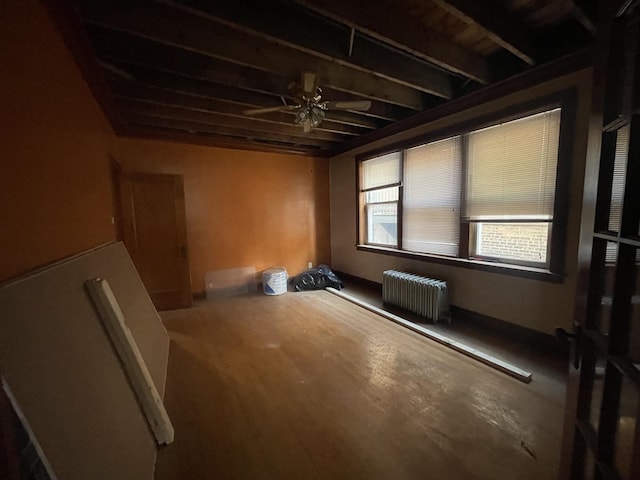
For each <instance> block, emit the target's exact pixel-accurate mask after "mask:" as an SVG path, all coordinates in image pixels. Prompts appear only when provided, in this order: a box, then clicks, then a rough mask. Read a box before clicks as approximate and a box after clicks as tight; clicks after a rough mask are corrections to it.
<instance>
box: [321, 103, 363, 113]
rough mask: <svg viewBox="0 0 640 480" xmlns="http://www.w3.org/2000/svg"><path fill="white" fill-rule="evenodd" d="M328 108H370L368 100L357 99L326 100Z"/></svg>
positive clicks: (361, 109)
mask: <svg viewBox="0 0 640 480" xmlns="http://www.w3.org/2000/svg"><path fill="white" fill-rule="evenodd" d="M327 108H328V109H329V110H359V111H362V112H365V111H367V110H369V109H370V108H371V102H370V101H369V100H359V101H354V102H327Z"/></svg>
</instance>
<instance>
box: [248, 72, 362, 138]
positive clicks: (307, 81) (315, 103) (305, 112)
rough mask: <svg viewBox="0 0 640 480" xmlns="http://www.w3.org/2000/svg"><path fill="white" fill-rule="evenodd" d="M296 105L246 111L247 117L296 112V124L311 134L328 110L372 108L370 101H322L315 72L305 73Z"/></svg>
mask: <svg viewBox="0 0 640 480" xmlns="http://www.w3.org/2000/svg"><path fill="white" fill-rule="evenodd" d="M296 97H297V100H296V104H295V105H281V106H279V107H269V108H256V109H250V110H245V111H244V112H243V113H244V114H245V115H247V116H253V115H261V114H263V113H270V112H287V111H294V112H296V117H295V119H294V123H295V124H296V125H299V126H301V127H302V128H303V129H304V131H305V132H310V131H311V130H313V129H314V128H316V127H317V126H318V125H320V123H322V120H324V117H325V112H326V111H327V110H358V111H361V112H366V111H367V110H369V109H370V108H371V102H370V101H369V100H361V101H352V102H331V101H328V100H324V101H323V100H322V89H321V88H320V87H319V86H318V84H317V76H316V74H315V73H313V72H303V73H302V79H301V82H300V91H299V92H297V94H296Z"/></svg>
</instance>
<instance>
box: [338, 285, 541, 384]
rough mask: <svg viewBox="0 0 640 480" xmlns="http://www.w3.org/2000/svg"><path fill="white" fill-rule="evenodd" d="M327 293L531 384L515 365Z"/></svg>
mask: <svg viewBox="0 0 640 480" xmlns="http://www.w3.org/2000/svg"><path fill="white" fill-rule="evenodd" d="M327 291H328V292H329V293H332V294H334V295H337V296H338V297H340V298H344V299H345V300H347V301H349V302H351V303H353V304H355V305H358V306H360V307H362V308H364V309H366V310H369V311H370V312H373V313H375V314H377V315H380V316H381V317H383V318H386V319H387V320H391V321H392V322H394V323H397V324H398V325H401V326H403V327H405V328H408V329H409V330H411V331H413V332H415V333H418V334H420V335H422V336H423V337H426V338H428V339H430V340H433V341H435V342H437V343H439V344H441V345H444V346H445V347H447V348H450V349H452V350H455V351H456V352H458V353H461V354H463V355H465V356H467V357H469V358H472V359H474V360H476V361H478V362H481V363H484V364H485V365H487V366H489V367H491V368H495V369H496V370H499V371H501V372H503V373H506V374H507V375H509V376H510V377H513V378H515V379H517V380H520V381H521V382H524V383H529V382H531V379H532V378H533V375H532V374H531V372H528V371H526V370H523V369H521V368H519V367H516V366H515V365H513V364H511V363H509V362H505V361H504V360H500V359H499V358H496V357H494V356H492V355H489V354H487V353H484V352H481V351H480V350H477V349H475V348H471V347H469V346H467V345H465V344H463V343H460V342H457V341H455V340H452V339H450V338H448V337H446V336H444V335H441V334H439V333H437V332H434V331H431V330H430V329H428V328H426V327H423V326H421V325H418V324H416V323H414V322H411V321H409V320H406V319H404V318H402V317H400V316H398V315H394V314H393V313H389V312H387V311H386V310H383V309H381V308H378V307H374V306H373V305H370V304H368V303H366V302H363V301H362V300H359V299H357V298H355V297H352V296H351V295H348V294H346V293H344V292H341V291H339V290H336V289H335V288H331V287H329V288H327Z"/></svg>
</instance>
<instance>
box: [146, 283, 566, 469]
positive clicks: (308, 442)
mask: <svg viewBox="0 0 640 480" xmlns="http://www.w3.org/2000/svg"><path fill="white" fill-rule="evenodd" d="M162 317H163V320H164V322H165V324H166V326H167V329H168V331H169V333H170V336H171V340H172V341H171V350H170V355H169V371H168V379H167V391H166V396H165V402H166V405H167V408H168V411H169V415H170V416H171V419H172V421H173V423H174V426H175V429H176V440H175V443H174V444H173V445H171V446H168V447H164V448H163V449H162V450H160V452H159V454H158V461H157V466H156V480H178V479H185V480H187V479H188V480H197V479H207V480H211V479H236V480H237V479H263V478H264V479H315V478H318V479H320V478H322V479H361V478H362V479H365V478H366V479H440V480H444V479H456V480H457V479H461V480H467V479H469V480H473V479H487V480H488V479H510V480H515V479H553V478H555V473H556V469H557V466H558V462H559V452H558V446H559V443H560V431H561V424H562V414H563V411H562V404H561V402H559V401H557V400H555V399H554V397H553V396H549V395H544V394H542V393H541V392H540V391H539V390H538V389H536V387H535V379H534V382H532V384H529V385H526V384H523V383H521V382H519V381H517V380H515V379H512V378H510V377H508V376H506V375H504V374H502V373H500V372H497V371H495V370H493V369H491V368H489V367H486V366H484V365H482V364H480V363H477V362H474V361H471V360H469V359H467V358H466V357H464V356H462V355H460V354H458V353H456V352H453V351H449V350H447V349H445V348H444V347H441V346H439V345H437V344H435V343H433V342H431V341H429V340H428V339H425V338H423V337H421V336H419V335H417V334H414V333H412V332H410V331H408V330H406V329H404V328H403V327H401V326H399V325H396V324H394V323H392V322H390V321H388V320H385V319H383V318H381V317H379V316H377V315H375V314H373V313H370V312H367V311H365V310H363V309H361V308H360V307H357V306H355V305H353V304H350V303H349V302H347V301H346V300H343V299H340V298H338V297H336V296H333V295H331V294H329V293H327V292H324V291H318V292H304V293H287V294H286V295H282V296H276V297H269V296H265V295H260V294H254V295H247V296H242V297H232V298H227V299H222V300H217V301H215V302H208V303H201V304H199V305H196V306H195V307H194V308H192V309H189V310H179V311H172V312H163V313H162Z"/></svg>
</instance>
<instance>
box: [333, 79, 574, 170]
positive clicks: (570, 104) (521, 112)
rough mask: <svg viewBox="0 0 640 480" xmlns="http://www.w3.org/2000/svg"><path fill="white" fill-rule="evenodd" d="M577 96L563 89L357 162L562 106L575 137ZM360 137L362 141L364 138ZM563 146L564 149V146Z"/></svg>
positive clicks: (564, 150)
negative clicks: (569, 120)
mask: <svg viewBox="0 0 640 480" xmlns="http://www.w3.org/2000/svg"><path fill="white" fill-rule="evenodd" d="M576 96H577V93H576V88H575V87H570V88H566V89H563V90H559V91H557V92H554V93H551V94H549V95H545V96H544V97H539V98H535V99H533V100H528V101H525V102H520V103H517V104H514V105H510V106H508V107H505V108H502V109H500V110H496V111H495V112H491V113H487V114H484V115H480V116H478V117H474V118H470V119H468V120H464V121H462V122H458V123H455V124H452V125H447V126H446V127H442V128H438V129H435V130H433V131H430V132H427V133H423V134H420V135H416V136H415V137H411V138H408V139H406V140H401V141H399V142H394V143H392V144H389V145H386V146H384V147H379V148H376V149H374V150H371V151H368V152H364V153H361V154H358V155H356V159H357V160H358V161H363V160H367V159H369V158H373V157H377V156H380V155H386V154H390V153H394V152H398V151H402V150H405V149H408V148H412V147H417V146H419V145H424V144H426V143H430V142H436V141H438V140H442V139H445V138H448V137H453V136H455V135H462V134H465V133H468V132H469V131H471V130H479V129H482V128H485V127H490V126H493V125H495V124H497V123H503V122H509V121H511V120H517V119H519V118H523V117H527V116H529V115H535V114H536V113H542V112H544V111H546V110H549V109H553V108H558V107H560V108H562V109H563V110H566V111H567V112H568V114H567V117H566V118H567V119H569V118H570V117H572V118H571V122H570V123H571V125H570V126H571V127H573V130H572V131H571V132H568V131H566V132H564V133H565V135H569V134H571V135H575V126H574V125H575V115H576V107H575V105H576ZM453 102H455V100H452V101H450V102H449V103H447V104H445V105H449V104H451V103H453ZM452 113H453V112H452ZM412 118H413V117H412ZM562 120H565V116H564V115H563V117H562ZM398 123H403V122H402V121H400V122H396V123H394V124H393V125H397V124H398ZM391 126H392V125H391ZM386 128H388V127H383V128H381V129H380V130H384V129H386ZM561 129H562V127H561ZM380 130H376V131H380ZM367 135H369V134H365V135H363V136H367ZM358 138H362V136H361V137H358ZM356 140H357V139H356ZM560 140H567V139H566V138H564V137H563V136H561V137H560ZM568 140H569V141H570V145H569V146H570V147H571V150H572V149H573V138H569V139H568ZM560 147H561V148H562V145H561V146H560ZM568 150H569V149H568V148H562V153H563V154H565V155H566V154H567V152H568ZM330 154H332V155H333V151H332V152H330ZM558 154H560V150H559V151H558ZM559 158H560V157H559ZM558 163H560V162H558Z"/></svg>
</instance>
